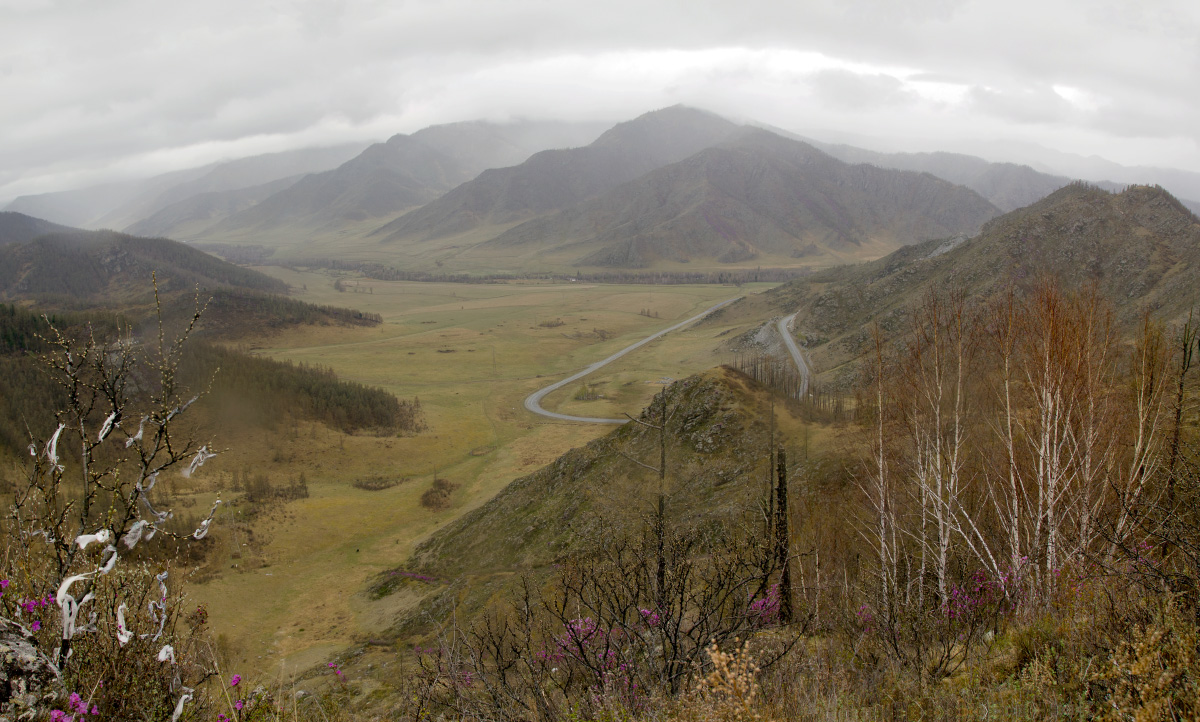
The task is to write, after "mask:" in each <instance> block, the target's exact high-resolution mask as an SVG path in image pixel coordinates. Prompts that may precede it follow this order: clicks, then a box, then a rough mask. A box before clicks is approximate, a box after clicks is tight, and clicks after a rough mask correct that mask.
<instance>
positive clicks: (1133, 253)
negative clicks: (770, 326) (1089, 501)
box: [730, 183, 1200, 369]
mask: <svg viewBox="0 0 1200 722" xmlns="http://www.w3.org/2000/svg"><path fill="white" fill-rule="evenodd" d="M1198 274H1200V219H1198V218H1197V216H1196V215H1195V214H1193V213H1192V212H1191V211H1189V210H1188V209H1187V208H1186V207H1185V206H1183V204H1181V203H1180V202H1179V201H1178V200H1176V199H1175V198H1174V197H1173V196H1172V195H1170V194H1169V193H1167V192H1166V191H1165V190H1163V189H1162V188H1158V187H1148V186H1133V187H1131V188H1129V189H1127V190H1125V191H1124V192H1122V193H1116V194H1113V193H1109V192H1107V191H1104V190H1101V189H1099V188H1096V187H1094V186H1089V185H1086V184H1081V183H1073V184H1071V185H1068V186H1066V187H1064V188H1062V189H1060V190H1058V191H1056V192H1055V193H1053V194H1051V195H1050V196H1048V197H1046V198H1044V199H1042V200H1041V201H1039V202H1037V203H1035V204H1034V205H1032V206H1029V207H1028V208H1023V209H1021V210H1018V211H1014V212H1012V213H1009V214H1006V215H1004V216H1001V217H999V218H996V219H994V220H992V221H990V222H988V223H987V224H986V225H985V226H984V228H983V230H982V231H981V232H980V233H979V234H978V235H977V236H975V237H974V238H970V239H966V238H959V239H953V240H938V241H930V242H926V243H922V244H918V245H914V246H910V247H907V248H902V249H900V250H899V251H896V252H895V253H893V254H891V255H889V256H887V257H885V258H881V259H879V260H878V261H874V262H872V263H867V264H863V265H860V266H847V267H842V268H836V269H831V270H829V271H824V272H821V273H817V274H814V275H812V276H810V277H808V278H804V279H800V280H796V281H792V282H789V283H787V284H785V285H783V286H780V287H779V288H776V289H774V290H772V291H770V292H768V293H767V294H766V300H767V303H768V304H769V305H770V307H771V308H772V309H774V312H783V313H791V312H793V311H798V312H799V313H798V315H797V317H796V324H795V329H796V331H797V336H799V337H801V338H803V339H807V345H808V347H809V349H810V351H811V353H812V355H813V359H814V361H815V362H816V366H817V368H818V369H830V368H833V367H836V366H837V365H839V364H841V363H843V362H845V361H847V360H849V359H852V358H855V357H857V356H858V355H859V354H860V353H862V352H863V351H864V350H865V349H866V347H867V345H868V343H869V336H870V327H871V325H872V324H873V323H876V322H878V323H879V324H880V326H881V327H882V328H883V329H884V331H885V332H887V333H889V334H894V333H903V332H904V330H905V329H906V324H907V320H906V319H907V317H908V316H907V312H908V309H909V307H910V306H911V305H912V304H913V303H915V302H916V301H918V300H919V298H920V296H921V294H923V293H924V292H925V290H926V289H929V288H935V289H950V288H958V289H962V290H963V291H965V292H966V294H967V296H968V297H969V298H971V299H972V301H973V302H977V303H984V302H986V301H987V300H988V299H990V298H994V297H996V296H997V295H998V294H999V293H1001V292H1003V291H1004V290H1005V289H1008V288H1016V289H1018V290H1021V289H1023V288H1026V287H1028V286H1029V285H1031V284H1032V283H1034V282H1036V281H1037V280H1038V279H1039V278H1041V277H1043V276H1054V277H1057V278H1058V279H1059V280H1060V281H1061V282H1062V283H1063V284H1064V285H1066V286H1067V287H1069V288H1070V287H1078V286H1080V285H1082V284H1085V283H1094V284H1096V287H1097V289H1098V290H1099V292H1100V293H1101V294H1102V295H1103V296H1105V297H1106V298H1108V299H1109V300H1110V301H1111V302H1112V303H1113V304H1114V305H1115V307H1116V309H1117V314H1118V317H1119V320H1121V321H1122V322H1125V323H1134V322H1136V321H1137V319H1138V318H1140V316H1141V314H1142V313H1143V312H1144V311H1145V310H1153V311H1154V313H1155V316H1156V317H1158V318H1163V319H1172V318H1178V317H1179V316H1180V315H1181V314H1186V313H1187V312H1188V310H1189V309H1191V308H1192V307H1193V305H1194V304H1195V303H1196V302H1197V300H1200V293H1198V291H1197V288H1196V285H1195V279H1196V277H1197V275H1198ZM730 312H731V313H739V312H741V311H740V310H738V309H732V310H731V311H730ZM761 312H762V311H761V310H760V311H759V313H761Z"/></svg>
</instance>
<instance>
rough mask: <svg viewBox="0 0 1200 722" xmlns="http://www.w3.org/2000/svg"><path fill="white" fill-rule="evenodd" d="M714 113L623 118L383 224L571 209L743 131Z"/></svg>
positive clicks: (395, 230) (455, 221)
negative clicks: (590, 137)
mask: <svg viewBox="0 0 1200 722" xmlns="http://www.w3.org/2000/svg"><path fill="white" fill-rule="evenodd" d="M737 127H738V126H736V125H735V124H733V123H731V122H729V121H728V120H725V119H723V118H720V117H718V116H716V115H713V114H712V113H708V112H706V111H702V110H696V109H693V108H687V107H683V106H673V107H670V108H665V109H663V110H657V111H654V112H651V113H646V114H645V115H642V116H639V117H638V118H635V119H633V120H630V121H627V122H624V123H619V124H617V125H616V126H614V127H612V128H611V129H609V130H608V131H606V132H605V133H604V134H603V135H601V136H600V137H599V138H597V139H596V140H595V141H594V142H593V143H591V144H590V145H588V146H585V147H582V148H569V149H556V150H546V151H543V152H541V153H538V154H536V155H534V156H532V157H530V158H529V159H528V160H526V161H525V162H524V163H522V164H520V165H518V166H515V167H509V168H499V169H493V170H489V171H485V172H484V173H482V174H480V176H479V177H478V178H476V179H474V180H473V181H471V182H470V183H467V184H464V185H463V186H461V187H459V188H455V189H454V190H453V191H451V192H449V193H447V194H446V195H445V196H443V197H442V198H439V199H438V200H437V201H435V202H433V203H430V204H428V205H426V206H424V207H422V208H420V209H417V210H415V211H412V212H410V213H407V214H405V215H403V216H401V217H400V218H397V219H396V220H394V221H392V222H390V223H388V224H386V225H384V226H382V227H381V228H379V229H378V230H376V231H375V232H374V233H372V235H373V236H380V237H381V239H382V240H383V241H384V242H390V241H397V240H400V239H404V238H414V239H418V240H429V239H435V238H442V237H446V236H452V235H457V234H460V233H465V232H467V231H470V230H472V229H475V228H478V227H481V226H491V225H502V224H509V223H513V222H516V221H522V220H525V219H528V218H530V217H533V216H536V215H539V214H542V213H547V212H550V211H554V210H558V209H561V208H565V207H567V206H570V205H572V204H575V203H578V202H579V201H581V200H584V199H587V198H591V197H593V196H595V195H598V194H600V193H603V192H604V191H607V190H610V189H612V188H615V187H616V186H618V185H620V184H621V183H624V182H626V181H629V180H633V179H634V178H637V177H638V176H640V175H642V174H644V173H648V172H649V171H651V170H654V169H655V168H658V167H661V166H664V165H667V164H669V163H673V162H676V161H679V160H682V159H684V158H686V157H688V156H690V155H692V154H693V153H696V152H698V151H700V150H702V149H704V148H707V147H709V146H711V145H713V144H715V143H718V142H720V141H721V140H723V139H724V138H726V137H728V136H729V135H730V134H731V133H733V132H734V131H736V130H737Z"/></svg>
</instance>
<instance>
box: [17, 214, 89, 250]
mask: <svg viewBox="0 0 1200 722" xmlns="http://www.w3.org/2000/svg"><path fill="white" fill-rule="evenodd" d="M73 230H75V229H74V228H70V227H68V226H62V225H59V224H57V223H51V222H50V221H45V220H42V219H41V218H34V217H33V216H27V215H25V214H24V213H15V212H13V211H0V246H7V245H8V244H10V243H26V242H28V241H31V240H33V239H34V238H37V237H38V236H41V235H45V234H47V233H62V232H66V231H73Z"/></svg>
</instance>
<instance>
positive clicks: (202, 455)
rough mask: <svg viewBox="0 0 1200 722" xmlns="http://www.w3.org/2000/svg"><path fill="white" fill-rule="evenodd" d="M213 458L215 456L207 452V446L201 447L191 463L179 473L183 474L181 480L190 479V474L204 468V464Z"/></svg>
mask: <svg viewBox="0 0 1200 722" xmlns="http://www.w3.org/2000/svg"><path fill="white" fill-rule="evenodd" d="M214 456H216V454H215V453H211V452H209V450H208V446H201V447H200V450H199V451H197V452H196V456H195V457H193V458H192V463H191V464H189V465H188V468H186V469H184V470H183V471H182V472H181V473H182V474H183V478H185V479H190V478H192V474H195V473H196V469H199V468H200V467H201V466H204V462H206V461H208V460H209V459H211V458H213V457H214Z"/></svg>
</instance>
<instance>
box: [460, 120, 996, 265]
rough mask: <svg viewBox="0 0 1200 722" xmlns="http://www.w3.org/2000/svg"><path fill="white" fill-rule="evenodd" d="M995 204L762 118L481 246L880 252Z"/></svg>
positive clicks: (706, 254)
mask: <svg viewBox="0 0 1200 722" xmlns="http://www.w3.org/2000/svg"><path fill="white" fill-rule="evenodd" d="M998 213H999V211H998V210H997V209H996V208H995V207H994V206H992V205H991V204H990V203H988V202H987V201H986V200H984V199H983V198H981V197H980V196H979V195H977V194H976V193H974V192H972V191H970V190H968V189H966V188H963V187H961V186H955V185H953V184H951V183H948V182H946V181H944V180H941V179H938V178H935V177H933V176H932V175H929V174H919V173H911V172H904V171H895V170H889V169H882V168H878V167H875V166H871V165H848V164H846V163H843V162H842V161H839V160H837V159H835V158H833V157H832V156H829V155H827V154H825V153H823V152H821V151H819V150H817V149H816V148H814V147H813V146H811V145H808V144H806V143H801V142H799V141H795V140H789V139H787V138H783V137H781V136H779V135H776V134H774V133H771V132H768V131H765V130H760V129H746V130H743V131H741V132H740V133H739V134H738V135H737V137H736V138H735V139H733V140H729V141H727V142H725V143H723V144H721V145H719V146H717V147H712V148H708V149H706V150H703V151H701V152H699V153H697V154H695V155H693V156H691V157H690V158H687V159H686V160H683V161H681V162H679V163H675V164H672V165H670V166H666V167H664V168H660V169H658V170H655V171H653V172H651V173H648V174H647V175H645V176H643V177H641V178H638V179H637V180H635V181H632V182H629V183H626V184H624V185H622V186H620V187H618V188H616V189H614V190H612V191H610V192H609V193H606V194H604V195H603V196H601V197H599V198H595V199H593V200H590V201H587V202H585V203H581V204H579V205H577V206H575V207H572V208H569V209H567V210H564V211H560V212H558V213H556V214H554V215H551V216H547V217H542V218H538V219H534V220H532V221H528V222H526V223H524V224H521V225H519V226H516V227H515V228H512V229H510V230H508V231H506V232H505V233H503V234H501V235H500V236H498V237H496V238H495V239H493V240H491V241H489V242H487V243H485V244H483V245H482V246H480V248H479V249H478V250H479V252H480V253H487V252H500V251H501V250H502V251H503V252H505V253H515V254H535V253H536V254H542V253H545V252H546V251H548V250H551V251H561V252H563V253H564V254H568V253H569V254H572V255H573V256H574V258H573V259H571V261H572V262H574V263H577V264H579V265H581V266H612V267H624V268H629V267H635V268H636V267H645V266H649V265H652V264H653V263H655V262H656V261H659V260H667V261H675V262H690V261H695V260H709V261H715V262H739V261H748V260H751V259H755V258H758V257H760V256H773V257H776V258H782V259H789V258H802V257H806V256H826V257H830V258H834V259H837V258H845V257H854V256H855V255H856V254H863V253H866V254H870V255H878V254H880V253H882V252H886V251H888V250H891V249H893V248H895V247H897V246H900V245H905V244H908V243H913V242H916V241H920V240H925V239H928V238H932V237H944V236H948V235H954V234H956V233H963V232H974V231H975V230H977V229H978V228H979V227H980V225H982V224H983V222H984V221H986V220H987V219H989V218H991V217H992V216H994V215H996V214H998Z"/></svg>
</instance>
